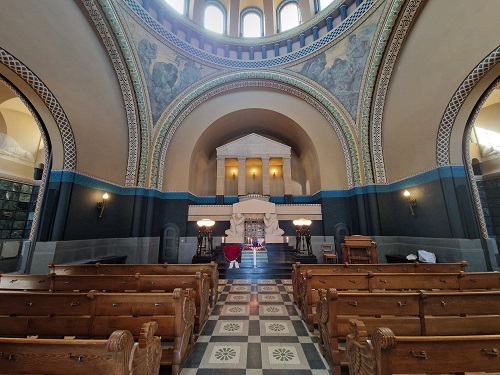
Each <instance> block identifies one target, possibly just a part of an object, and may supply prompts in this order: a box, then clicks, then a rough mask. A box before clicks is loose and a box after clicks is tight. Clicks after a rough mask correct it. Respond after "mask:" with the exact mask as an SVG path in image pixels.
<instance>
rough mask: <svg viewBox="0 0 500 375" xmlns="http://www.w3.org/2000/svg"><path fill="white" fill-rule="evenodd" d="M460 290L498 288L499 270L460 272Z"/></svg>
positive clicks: (499, 284) (499, 280)
mask: <svg viewBox="0 0 500 375" xmlns="http://www.w3.org/2000/svg"><path fill="white" fill-rule="evenodd" d="M460 276H461V278H460V279H459V284H460V290H484V289H500V272H463V271H462V272H460Z"/></svg>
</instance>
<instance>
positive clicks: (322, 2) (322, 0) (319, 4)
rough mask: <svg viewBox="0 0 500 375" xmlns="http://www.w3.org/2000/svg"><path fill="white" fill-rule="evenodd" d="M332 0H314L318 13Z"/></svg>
mask: <svg viewBox="0 0 500 375" xmlns="http://www.w3.org/2000/svg"><path fill="white" fill-rule="evenodd" d="M332 2H333V0H314V8H315V10H316V13H318V12H321V11H322V10H323V9H325V8H326V7H327V6H328V5H330V4H331V3H332Z"/></svg>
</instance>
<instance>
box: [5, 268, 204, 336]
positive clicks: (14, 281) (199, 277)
mask: <svg viewBox="0 0 500 375" xmlns="http://www.w3.org/2000/svg"><path fill="white" fill-rule="evenodd" d="M31 287H32V288H33V289H30V288H31ZM175 288H183V289H186V288H190V289H193V290H194V291H195V294H194V296H195V305H196V316H195V327H194V332H195V333H196V334H198V333H200V332H201V329H202V328H203V325H204V324H205V322H206V321H207V320H208V316H209V315H210V304H209V295H210V285H209V280H208V275H207V274H205V273H203V274H202V273H201V272H196V273H195V274H194V275H191V274H189V275H139V274H135V275H56V274H51V275H13V274H1V275H0V290H4V291H5V290H17V291H22V290H27V291H37V290H38V291H41V290H45V291H51V292H74V291H80V292H88V291H91V290H97V291H108V292H133V291H137V292H150V291H165V292H173V291H174V289H175Z"/></svg>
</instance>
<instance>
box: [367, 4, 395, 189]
mask: <svg viewBox="0 0 500 375" xmlns="http://www.w3.org/2000/svg"><path fill="white" fill-rule="evenodd" d="M403 4H404V0H394V2H393V4H392V6H391V9H390V11H389V12H388V13H387V18H386V20H385V23H384V26H383V29H382V31H381V33H380V36H379V40H378V43H377V46H376V48H375V52H374V54H373V58H372V61H371V64H370V68H369V70H368V76H367V80H366V86H365V93H364V96H363V104H362V112H361V113H362V115H361V154H362V157H363V168H364V173H365V183H366V184H370V183H373V170H372V163H371V154H370V109H371V103H372V97H373V92H374V89H375V84H376V80H377V74H378V72H379V67H380V64H381V61H382V56H383V55H384V51H385V49H386V46H387V42H388V40H389V37H390V35H391V32H392V30H393V27H394V25H395V23H396V20H397V18H398V15H399V12H400V10H401V7H402V6H403Z"/></svg>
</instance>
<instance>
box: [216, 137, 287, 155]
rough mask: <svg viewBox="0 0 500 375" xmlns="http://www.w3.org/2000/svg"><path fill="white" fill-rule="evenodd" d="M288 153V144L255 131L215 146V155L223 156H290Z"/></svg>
mask: <svg viewBox="0 0 500 375" xmlns="http://www.w3.org/2000/svg"><path fill="white" fill-rule="evenodd" d="M290 153H291V148H290V147H289V146H285V145H284V144H282V143H279V142H276V141H273V140H272V139H269V138H266V137H263V136H261V135H258V134H255V133H252V134H249V135H246V136H244V137H242V138H239V139H237V140H235V141H233V142H229V143H226V144H225V145H223V146H220V147H217V157H225V158H236V157H246V158H251V157H255V158H259V157H290Z"/></svg>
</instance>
